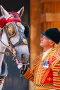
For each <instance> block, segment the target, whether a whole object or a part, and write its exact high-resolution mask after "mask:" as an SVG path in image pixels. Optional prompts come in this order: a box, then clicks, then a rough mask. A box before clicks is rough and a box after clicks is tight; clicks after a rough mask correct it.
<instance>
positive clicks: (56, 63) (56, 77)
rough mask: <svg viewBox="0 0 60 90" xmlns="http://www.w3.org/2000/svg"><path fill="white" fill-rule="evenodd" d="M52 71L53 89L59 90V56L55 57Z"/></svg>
mask: <svg viewBox="0 0 60 90" xmlns="http://www.w3.org/2000/svg"><path fill="white" fill-rule="evenodd" d="M52 69H53V88H54V89H55V90H60V55H57V56H56V60H55V61H54V62H53V65H52Z"/></svg>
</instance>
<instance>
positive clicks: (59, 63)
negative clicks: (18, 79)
mask: <svg viewBox="0 0 60 90" xmlns="http://www.w3.org/2000/svg"><path fill="white" fill-rule="evenodd" d="M41 33H42V34H43V37H42V38H41V39H40V46H41V47H42V48H43V53H42V54H41V55H39V56H38V58H37V59H36V61H35V64H34V67H33V70H31V69H30V67H28V68H27V69H26V70H25V72H24V74H23V75H24V77H26V78H27V79H29V80H30V81H32V82H33V83H34V90H60V54H59V53H58V52H57V51H56V46H57V45H58V44H59V42H60V31H59V30H58V29H57V28H49V29H47V30H46V32H43V31H41Z"/></svg>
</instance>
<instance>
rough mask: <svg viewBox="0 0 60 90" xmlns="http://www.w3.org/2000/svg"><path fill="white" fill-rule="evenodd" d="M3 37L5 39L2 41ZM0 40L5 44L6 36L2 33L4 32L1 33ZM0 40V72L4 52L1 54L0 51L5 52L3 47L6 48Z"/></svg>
mask: <svg viewBox="0 0 60 90" xmlns="http://www.w3.org/2000/svg"><path fill="white" fill-rule="evenodd" d="M4 39H5V41H4ZM0 40H1V41H2V42H3V43H4V44H6V43H7V42H6V37H5V35H4V33H3V34H2V36H1V37H0ZM1 41H0V73H1V66H2V62H3V59H4V54H2V53H1V52H3V53H4V52H5V49H6V46H5V45H4V44H3V43H2V42H1Z"/></svg>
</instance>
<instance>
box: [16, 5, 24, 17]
mask: <svg viewBox="0 0 60 90" xmlns="http://www.w3.org/2000/svg"><path fill="white" fill-rule="evenodd" d="M17 13H18V14H19V15H20V16H22V15H23V13H24V6H23V7H22V8H21V9H20V10H19V11H18V12H17Z"/></svg>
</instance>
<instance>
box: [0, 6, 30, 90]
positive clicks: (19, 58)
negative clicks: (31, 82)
mask: <svg viewBox="0 0 60 90" xmlns="http://www.w3.org/2000/svg"><path fill="white" fill-rule="evenodd" d="M0 9H1V13H2V15H3V17H4V18H6V25H5V26H4V27H3V28H2V30H1V31H2V35H1V36H0V76H3V78H2V79H1V83H0V90H1V89H2V87H3V83H4V79H5V77H6V76H7V74H6V72H7V70H5V69H6V64H5V63H4V62H3V61H4V52H5V50H6V48H8V49H9V50H10V51H11V52H12V54H13V57H14V60H15V61H16V63H17V66H18V68H19V69H20V68H21V67H22V66H23V65H25V64H27V62H28V60H29V49H28V42H27V39H26V37H25V34H24V32H25V27H24V26H23V25H22V24H21V22H20V21H21V19H20V17H21V16H22V14H23V12H24V7H22V8H21V9H20V10H19V11H18V12H17V13H18V15H20V17H19V18H17V17H16V18H15V17H14V15H13V14H9V13H8V12H7V11H6V10H5V9H4V8H3V7H2V6H1V5H0ZM4 66H5V69H4V68H3V67H4ZM2 68H3V73H2ZM4 70H5V71H4Z"/></svg>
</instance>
